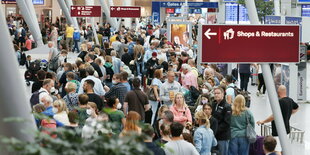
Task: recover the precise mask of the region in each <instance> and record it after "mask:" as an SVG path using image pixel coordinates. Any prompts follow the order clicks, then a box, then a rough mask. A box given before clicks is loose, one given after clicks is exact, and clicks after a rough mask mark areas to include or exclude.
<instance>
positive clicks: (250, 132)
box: [245, 111, 256, 143]
mask: <svg viewBox="0 0 310 155" xmlns="http://www.w3.org/2000/svg"><path fill="white" fill-rule="evenodd" d="M247 113H248V112H247V111H245V118H246V124H247V126H246V137H247V139H248V140H249V142H250V143H255V142H256V132H255V130H254V128H253V127H252V125H251V124H250V120H249V118H248V114H247Z"/></svg>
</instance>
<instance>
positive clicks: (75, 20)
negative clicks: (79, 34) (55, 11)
mask: <svg viewBox="0 0 310 155" xmlns="http://www.w3.org/2000/svg"><path fill="white" fill-rule="evenodd" d="M66 3H67V7H68V10H69V12H70V10H71V6H72V5H73V2H72V0H66ZM71 18H72V22H73V26H74V27H75V28H77V29H79V24H78V22H77V19H76V17H71Z"/></svg>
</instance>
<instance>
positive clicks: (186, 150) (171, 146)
mask: <svg viewBox="0 0 310 155" xmlns="http://www.w3.org/2000/svg"><path fill="white" fill-rule="evenodd" d="M165 153H166V155H199V153H198V151H197V150H196V148H195V147H194V145H193V144H191V143H189V142H187V141H185V140H177V141H169V142H168V143H166V144H165Z"/></svg>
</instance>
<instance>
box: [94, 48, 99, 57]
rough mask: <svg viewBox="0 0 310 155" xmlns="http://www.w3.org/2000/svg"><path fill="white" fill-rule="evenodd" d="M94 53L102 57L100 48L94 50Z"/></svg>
mask: <svg viewBox="0 0 310 155" xmlns="http://www.w3.org/2000/svg"><path fill="white" fill-rule="evenodd" d="M94 52H95V53H96V54H98V55H100V49H99V48H98V47H96V48H95V49H94Z"/></svg>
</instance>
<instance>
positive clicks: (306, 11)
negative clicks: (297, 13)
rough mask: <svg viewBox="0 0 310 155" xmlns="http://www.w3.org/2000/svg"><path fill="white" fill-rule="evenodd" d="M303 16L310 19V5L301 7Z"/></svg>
mask: <svg viewBox="0 0 310 155" xmlns="http://www.w3.org/2000/svg"><path fill="white" fill-rule="evenodd" d="M301 16H303V17H310V4H303V5H301Z"/></svg>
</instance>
